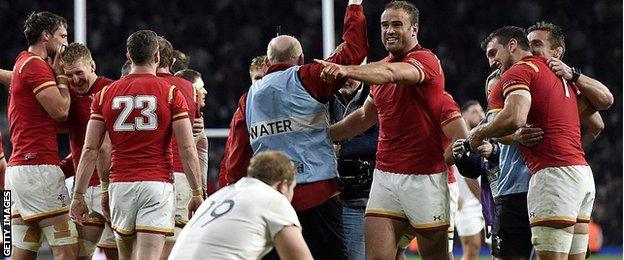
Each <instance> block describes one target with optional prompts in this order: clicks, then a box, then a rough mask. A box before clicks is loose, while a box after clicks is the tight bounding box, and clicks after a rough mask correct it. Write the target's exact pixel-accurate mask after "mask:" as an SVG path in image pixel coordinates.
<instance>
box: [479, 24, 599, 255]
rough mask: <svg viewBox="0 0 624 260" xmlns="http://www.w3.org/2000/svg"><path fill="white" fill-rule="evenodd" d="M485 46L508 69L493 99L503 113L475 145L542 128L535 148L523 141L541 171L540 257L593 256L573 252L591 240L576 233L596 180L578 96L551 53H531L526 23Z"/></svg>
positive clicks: (535, 234) (531, 195) (533, 199)
mask: <svg viewBox="0 0 624 260" xmlns="http://www.w3.org/2000/svg"><path fill="white" fill-rule="evenodd" d="M482 47H483V48H484V50H485V51H486V56H487V58H488V60H489V63H490V64H494V65H495V66H497V67H499V69H500V70H501V72H502V73H503V74H502V77H501V80H500V82H499V83H498V84H497V85H495V86H494V88H493V89H492V91H491V93H490V96H489V97H488V99H489V102H488V103H489V107H490V109H501V110H500V112H499V113H498V114H497V115H496V117H495V118H494V120H493V121H491V122H489V123H487V124H483V125H480V126H478V127H476V128H475V129H473V130H472V131H471V132H470V135H469V137H468V141H469V142H470V146H471V149H472V150H473V151H476V150H477V146H478V144H481V143H482V142H483V139H485V138H492V137H502V136H506V135H509V134H512V133H514V132H515V131H516V130H517V129H518V128H520V127H523V126H525V125H527V124H530V125H532V126H535V127H539V128H541V129H542V131H543V132H544V135H543V138H542V139H541V140H540V141H539V142H538V143H537V144H536V145H535V146H532V147H526V146H520V150H521V152H522V155H523V157H524V160H525V162H526V163H527V166H528V167H529V170H530V171H531V173H532V174H533V176H532V178H531V180H530V182H529V191H528V194H527V207H528V212H529V222H530V225H531V233H532V239H531V240H532V243H533V246H534V247H535V250H536V252H537V257H538V259H584V257H585V253H577V252H575V251H572V249H574V248H587V240H586V239H584V238H583V236H579V235H574V233H575V230H576V231H580V229H583V227H584V226H585V227H586V225H587V222H588V221H589V216H590V215H591V210H592V207H593V202H594V197H595V185H594V180H593V174H592V171H591V169H590V167H589V166H588V165H587V162H586V161H585V158H584V155H585V154H584V152H583V148H582V146H581V136H580V120H579V113H578V108H577V93H576V91H575V90H574V89H573V88H572V87H571V86H570V85H568V84H564V81H562V79H561V78H559V77H558V76H557V75H556V74H555V73H553V72H552V71H551V70H550V68H549V66H548V63H547V60H546V59H545V58H543V57H536V56H533V55H532V54H531V49H530V46H529V41H528V39H527V36H526V34H525V32H524V29H522V28H518V27H514V26H505V27H501V28H499V29H496V30H494V31H493V32H492V33H491V34H490V35H489V36H488V37H487V38H486V39H485V40H484V41H483V44H482ZM576 233H579V232H576Z"/></svg>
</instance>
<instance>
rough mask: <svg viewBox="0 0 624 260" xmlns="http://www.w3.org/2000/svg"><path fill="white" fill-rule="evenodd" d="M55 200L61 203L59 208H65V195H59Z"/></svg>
mask: <svg viewBox="0 0 624 260" xmlns="http://www.w3.org/2000/svg"><path fill="white" fill-rule="evenodd" d="M56 199H57V200H59V201H60V202H61V207H65V206H67V204H65V195H63V194H59V195H58V197H56Z"/></svg>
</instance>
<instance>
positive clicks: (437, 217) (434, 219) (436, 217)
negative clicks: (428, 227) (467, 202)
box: [433, 215, 442, 221]
mask: <svg viewBox="0 0 624 260" xmlns="http://www.w3.org/2000/svg"><path fill="white" fill-rule="evenodd" d="M441 220H442V216H441V215H437V216H433V221H441Z"/></svg>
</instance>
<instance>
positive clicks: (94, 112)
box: [90, 86, 108, 121]
mask: <svg viewBox="0 0 624 260" xmlns="http://www.w3.org/2000/svg"><path fill="white" fill-rule="evenodd" d="M107 89H108V86H106V87H104V88H103V89H102V90H100V91H99V92H98V93H95V97H94V98H93V101H91V117H90V119H91V120H100V121H104V116H103V114H102V104H103V103H104V94H105V93H106V90H107Z"/></svg>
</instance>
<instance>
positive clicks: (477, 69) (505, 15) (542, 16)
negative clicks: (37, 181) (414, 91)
mask: <svg viewBox="0 0 624 260" xmlns="http://www.w3.org/2000/svg"><path fill="white" fill-rule="evenodd" d="M346 2H347V1H346V0H338V1H335V11H334V12H335V24H336V44H339V43H340V34H341V32H342V19H343V15H344V10H345V6H346ZM385 2H386V1H370V0H365V3H364V9H365V13H366V17H367V22H368V38H369V44H370V47H371V48H370V53H369V55H368V60H369V61H377V60H380V59H381V58H383V57H384V56H385V55H387V52H386V51H385V50H384V49H383V46H382V44H381V41H380V36H379V35H380V26H379V16H380V14H381V12H382V11H383V5H384V4H385ZM413 2H414V1H413ZM415 4H416V6H417V7H418V8H419V10H420V31H419V40H420V43H421V45H422V46H424V47H425V48H429V49H431V50H432V51H433V52H434V53H436V54H437V56H438V58H439V59H440V60H441V62H442V67H443V69H444V72H445V75H446V89H447V91H448V92H450V93H451V94H452V95H453V97H454V98H455V100H456V101H457V102H458V103H459V104H460V105H461V104H462V103H464V102H466V101H468V100H470V99H477V100H479V101H481V103H482V104H485V100H486V99H485V96H484V92H483V90H484V81H485V78H486V76H487V75H488V73H489V71H490V70H489V68H488V65H487V60H486V58H485V53H484V52H483V51H482V50H481V49H480V47H479V44H480V42H481V40H482V39H483V38H485V37H486V36H487V34H488V33H489V32H491V31H492V30H493V29H495V28H497V27H500V26H503V25H516V26H521V27H525V28H526V27H528V26H530V25H532V24H533V23H535V22H537V21H541V20H546V21H550V22H553V23H555V24H557V25H559V26H561V27H562V28H563V30H564V32H565V33H566V37H567V38H566V53H565V57H564V61H565V62H566V63H567V64H569V65H570V66H575V67H579V68H581V69H582V70H583V73H585V74H587V75H589V76H591V77H594V78H596V79H598V80H600V81H601V82H603V83H604V84H605V85H607V86H608V87H609V89H610V90H611V91H612V92H613V95H614V96H615V103H614V105H613V106H612V107H611V108H610V109H608V110H607V111H603V112H601V115H602V117H603V119H604V123H605V130H604V131H603V132H602V134H601V135H600V136H599V137H598V139H597V140H596V141H595V142H594V143H593V144H592V146H591V147H590V148H589V149H586V156H587V158H588V160H589V162H590V165H591V167H592V169H593V172H594V176H595V180H596V203H595V206H594V212H593V214H592V219H593V220H594V221H595V222H596V223H598V224H600V225H601V226H602V229H603V234H604V243H605V245H616V246H619V245H621V244H622V132H621V131H622V103H621V102H622V99H621V97H622V93H621V91H622V2H621V1H618V0H596V1H588V0H584V1H571V0H556V1H537V0H525V1H432V0H427V1H424V0H421V1H415ZM43 10H48V11H52V12H54V13H57V14H60V15H62V16H64V17H65V18H67V20H68V22H69V26H70V28H69V34H70V35H69V37H70V42H71V41H73V39H74V38H73V37H74V36H73V21H74V18H73V10H74V7H73V3H72V1H9V0H0V14H2V15H0V24H1V25H2V29H3V34H2V36H1V38H2V40H0V50H2V51H1V52H0V68H3V69H11V68H12V67H13V63H14V61H15V57H16V56H17V54H18V53H19V52H20V51H22V50H25V49H26V41H25V39H24V36H23V33H22V31H23V22H24V20H25V18H26V16H27V15H28V13H29V12H31V11H43ZM321 16H322V14H321V1H320V0H297V1H292V0H271V1H269V0H256V1H251V0H212V1H158V0H143V1H122V0H108V1H88V5H87V21H88V24H87V35H88V37H87V46H88V47H89V48H90V49H91V51H92V54H93V58H94V59H95V61H96V64H97V71H96V72H97V73H98V75H104V76H107V77H110V78H118V77H119V75H120V69H121V66H122V65H123V63H124V61H125V40H126V37H127V36H128V35H130V33H132V32H134V31H136V30H138V29H151V30H154V31H156V32H157V33H158V34H160V35H163V36H165V37H166V38H167V39H169V40H170V41H171V42H172V44H173V46H174V48H176V49H179V50H181V51H183V52H185V53H186V54H188V55H190V57H191V58H190V67H191V68H193V69H196V70H198V71H200V72H201V73H202V74H203V80H204V81H205V83H206V86H207V88H208V93H209V94H208V95H207V98H206V107H205V109H204V118H205V120H206V124H205V125H206V127H207V128H226V127H228V124H229V120H230V118H231V115H232V113H233V111H234V109H235V108H236V105H237V101H238V98H239V97H240V95H241V94H242V93H244V92H245V91H247V88H248V87H249V85H250V79H249V75H248V68H249V63H250V61H251V59H252V58H253V57H255V56H258V55H261V54H264V53H265V52H266V45H267V43H268V41H269V40H270V39H271V38H272V37H274V36H275V35H276V27H277V26H280V27H281V30H280V31H281V33H282V34H289V35H293V36H295V37H297V38H298V39H299V40H300V41H301V43H302V45H303V49H304V53H305V57H306V61H307V62H311V61H312V59H313V58H321V57H322V48H323V46H322V27H321ZM7 93H8V89H6V88H2V89H0V104H2V105H0V114H1V116H0V126H1V130H2V135H3V138H4V149H5V153H6V154H7V155H10V143H9V141H8V124H7V117H6V109H7V107H6V106H5V104H6V103H7V96H8V95H7ZM61 142H66V137H65V138H61ZM223 143H224V139H222V138H221V139H212V140H211V149H210V174H211V176H212V177H211V180H212V181H216V174H217V172H218V164H219V162H220V160H221V157H222V151H223ZM61 149H62V153H63V155H64V154H67V153H69V148H68V146H62V147H61Z"/></svg>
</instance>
